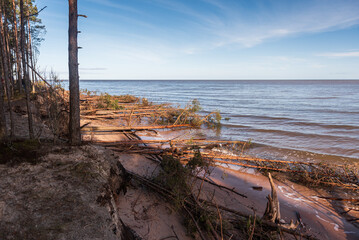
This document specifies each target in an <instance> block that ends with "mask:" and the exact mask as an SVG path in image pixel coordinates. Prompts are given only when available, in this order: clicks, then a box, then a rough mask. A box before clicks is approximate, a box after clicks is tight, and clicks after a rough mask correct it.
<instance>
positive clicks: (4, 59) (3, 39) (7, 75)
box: [0, 6, 14, 139]
mask: <svg viewBox="0 0 359 240" xmlns="http://www.w3.org/2000/svg"><path fill="white" fill-rule="evenodd" d="M2 7H3V6H0V32H1V39H0V45H1V58H2V63H3V71H4V72H3V75H4V80H5V88H6V96H7V103H8V107H9V115H10V126H11V130H10V139H12V138H13V135H14V119H13V115H12V107H11V90H10V74H11V72H9V70H10V67H9V63H10V61H9V59H8V57H9V56H8V52H7V48H6V37H5V35H6V34H5V33H6V32H5V27H4V25H3V11H2ZM5 19H6V17H5Z"/></svg>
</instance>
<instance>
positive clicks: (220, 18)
mask: <svg viewBox="0 0 359 240" xmlns="http://www.w3.org/2000/svg"><path fill="white" fill-rule="evenodd" d="M154 2H155V3H156V4H158V5H161V6H163V7H166V8H168V9H170V10H171V11H176V12H179V13H181V14H185V15H187V16H189V17H192V18H194V19H196V20H197V21H198V23H199V26H201V27H202V29H199V30H201V31H202V33H203V34H208V35H211V36H212V38H213V39H214V40H215V44H214V45H215V46H223V45H228V44H240V45H242V46H245V47H252V46H255V45H258V44H260V43H262V42H264V41H266V40H269V39H273V38H282V37H287V36H291V35H298V34H308V33H317V32H325V31H332V30H336V29H342V28H347V27H350V26H353V25H357V24H359V15H358V12H359V2H358V1H356V0H310V1H309V0H302V1H278V0H276V1H274V0H269V1H266V4H264V3H263V2H262V1H226V2H224V1H218V0H201V2H202V3H203V4H205V5H207V7H204V6H203V5H199V6H198V4H186V3H184V2H182V1H179V0H154ZM194 27H196V26H194Z"/></svg>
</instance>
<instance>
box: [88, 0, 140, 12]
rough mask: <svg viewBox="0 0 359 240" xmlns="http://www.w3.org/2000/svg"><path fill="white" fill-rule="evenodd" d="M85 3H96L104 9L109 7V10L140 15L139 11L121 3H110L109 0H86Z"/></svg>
mask: <svg viewBox="0 0 359 240" xmlns="http://www.w3.org/2000/svg"><path fill="white" fill-rule="evenodd" d="M86 1H87V2H92V3H96V4H99V5H102V6H105V7H110V8H115V9H118V10H123V11H128V12H133V13H141V11H139V9H136V8H133V7H130V6H127V5H125V4H121V3H114V2H111V1H109V0H86Z"/></svg>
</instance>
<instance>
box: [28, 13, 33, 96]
mask: <svg viewBox="0 0 359 240" xmlns="http://www.w3.org/2000/svg"><path fill="white" fill-rule="evenodd" d="M28 14H29V15H30V12H29V13H28ZM27 29H28V36H29V37H28V42H27V43H28V44H27V48H28V63H29V62H30V65H29V68H30V69H31V79H32V92H33V93H35V73H34V70H33V69H35V66H34V61H33V58H32V45H31V44H32V43H31V26H30V17H27ZM30 69H29V70H30Z"/></svg>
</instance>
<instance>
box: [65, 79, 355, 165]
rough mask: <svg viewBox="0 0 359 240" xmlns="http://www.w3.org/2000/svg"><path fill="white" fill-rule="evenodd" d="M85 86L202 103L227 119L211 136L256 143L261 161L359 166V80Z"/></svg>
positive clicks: (182, 102) (97, 82)
mask: <svg viewBox="0 0 359 240" xmlns="http://www.w3.org/2000/svg"><path fill="white" fill-rule="evenodd" d="M65 85H66V86H65V87H68V83H66V82H65ZM80 88H81V89H87V90H90V91H98V92H99V93H100V92H102V93H104V92H106V93H109V94H114V95H124V94H131V95H135V96H139V97H144V98H147V99H148V100H149V101H152V102H154V103H173V104H179V105H181V106H186V104H188V103H190V102H191V101H192V100H193V99H197V100H198V101H199V102H200V104H201V107H202V113H203V114H206V113H210V112H212V111H216V110H218V111H219V112H220V113H221V115H222V121H221V122H222V124H221V125H222V127H221V128H220V130H219V131H218V130H217V131H214V132H213V133H208V134H209V137H211V138H217V139H225V140H241V141H248V142H251V143H252V145H253V146H255V147H253V149H252V150H250V151H251V154H253V155H256V156H259V157H266V158H279V159H293V160H306V161H315V160H324V161H325V160H327V161H337V162H343V161H355V162H359V81H357V80H239V81H236V80H208V81H205V80H193V81H191V80H118V81H117V80H81V81H80Z"/></svg>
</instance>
